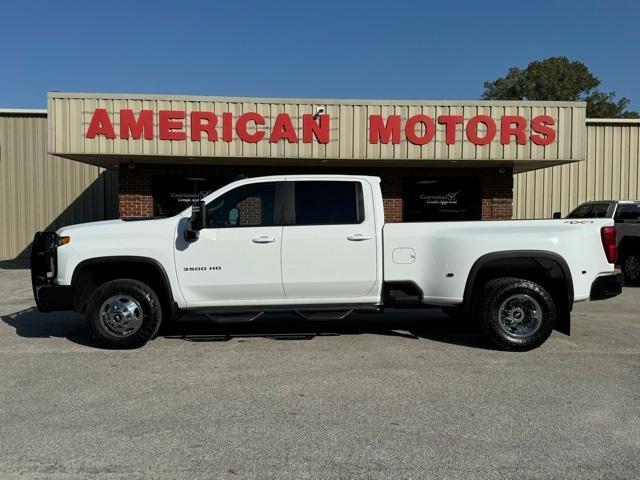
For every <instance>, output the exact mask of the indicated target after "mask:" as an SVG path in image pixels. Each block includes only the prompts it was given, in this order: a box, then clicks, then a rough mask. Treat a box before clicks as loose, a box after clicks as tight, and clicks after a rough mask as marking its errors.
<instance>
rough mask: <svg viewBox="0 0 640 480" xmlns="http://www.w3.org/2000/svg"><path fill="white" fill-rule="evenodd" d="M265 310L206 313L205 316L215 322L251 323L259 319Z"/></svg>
mask: <svg viewBox="0 0 640 480" xmlns="http://www.w3.org/2000/svg"><path fill="white" fill-rule="evenodd" d="M263 313H264V312H247V313H219V314H215V313H205V314H204V316H205V317H207V318H208V319H209V320H211V321H212V322H213V323H220V324H230V323H249V322H253V321H254V320H257V319H258V318H260V317H261V316H262V314H263Z"/></svg>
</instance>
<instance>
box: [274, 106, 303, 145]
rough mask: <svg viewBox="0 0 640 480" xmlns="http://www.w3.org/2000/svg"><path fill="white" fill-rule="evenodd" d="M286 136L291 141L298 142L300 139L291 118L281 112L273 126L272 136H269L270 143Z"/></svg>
mask: <svg viewBox="0 0 640 480" xmlns="http://www.w3.org/2000/svg"><path fill="white" fill-rule="evenodd" d="M283 138H286V139H287V140H288V141H289V143H296V142H297V141H298V135H297V134H296V130H295V128H293V123H291V118H289V115H288V114H286V113H279V114H278V116H277V117H276V121H275V123H274V124H273V127H272V128H271V136H270V137H269V143H276V142H277V141H278V140H281V139H283Z"/></svg>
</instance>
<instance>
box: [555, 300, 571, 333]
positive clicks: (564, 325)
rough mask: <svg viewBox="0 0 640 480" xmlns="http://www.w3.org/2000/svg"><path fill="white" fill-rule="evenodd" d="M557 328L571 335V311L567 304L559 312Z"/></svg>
mask: <svg viewBox="0 0 640 480" xmlns="http://www.w3.org/2000/svg"><path fill="white" fill-rule="evenodd" d="M555 330H557V331H558V332H560V333H564V334H565V335H571V312H570V311H569V309H568V308H567V307H566V306H564V307H563V308H561V309H560V311H559V312H558V320H557V321H556V326H555Z"/></svg>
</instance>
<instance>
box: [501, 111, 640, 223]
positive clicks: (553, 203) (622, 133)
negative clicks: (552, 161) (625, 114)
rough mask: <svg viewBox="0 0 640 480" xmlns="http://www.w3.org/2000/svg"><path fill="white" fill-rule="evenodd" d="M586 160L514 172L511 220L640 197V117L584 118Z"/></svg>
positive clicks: (537, 216) (550, 214)
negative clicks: (582, 205)
mask: <svg viewBox="0 0 640 480" xmlns="http://www.w3.org/2000/svg"><path fill="white" fill-rule="evenodd" d="M586 126H587V129H586V141H585V149H586V154H585V161H584V162H576V163H571V164H567V165H561V166H556V167H551V168H544V169H541V170H536V171H530V172H526V173H520V174H516V175H515V178H514V198H513V200H514V205H513V214H514V218H551V216H552V214H553V212H561V213H562V215H563V216H564V215H566V214H568V213H569V212H570V211H571V210H573V209H574V208H575V207H576V206H577V205H579V204H580V203H582V202H586V201H590V200H625V199H632V200H636V199H640V120H635V119H629V120H627V119H587V120H586Z"/></svg>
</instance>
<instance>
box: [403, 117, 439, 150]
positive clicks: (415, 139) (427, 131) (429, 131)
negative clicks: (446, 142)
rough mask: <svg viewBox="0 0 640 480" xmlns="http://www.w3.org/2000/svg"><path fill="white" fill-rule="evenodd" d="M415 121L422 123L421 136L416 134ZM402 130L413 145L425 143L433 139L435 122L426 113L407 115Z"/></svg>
mask: <svg viewBox="0 0 640 480" xmlns="http://www.w3.org/2000/svg"><path fill="white" fill-rule="evenodd" d="M417 123H422V124H423V125H424V134H423V135H422V136H421V137H419V136H418V135H416V124H417ZM404 130H405V135H406V136H407V140H409V141H410V142H411V143H413V144H414V145H425V144H427V143H429V142H430V141H431V140H433V136H434V135H435V134H436V124H435V123H434V121H433V120H432V118H431V117H429V116H427V115H414V116H412V117H409V119H408V120H407V125H406V126H405V127H404Z"/></svg>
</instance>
